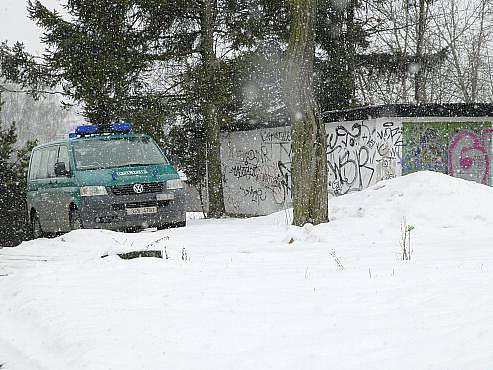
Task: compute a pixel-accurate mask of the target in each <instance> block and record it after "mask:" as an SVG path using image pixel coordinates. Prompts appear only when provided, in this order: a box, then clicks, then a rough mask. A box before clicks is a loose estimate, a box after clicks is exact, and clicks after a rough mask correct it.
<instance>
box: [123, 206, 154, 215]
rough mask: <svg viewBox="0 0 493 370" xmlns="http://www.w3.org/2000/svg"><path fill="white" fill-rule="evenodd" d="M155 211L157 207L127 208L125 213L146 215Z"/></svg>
mask: <svg viewBox="0 0 493 370" xmlns="http://www.w3.org/2000/svg"><path fill="white" fill-rule="evenodd" d="M152 213H157V207H141V208H127V215H147V214H152Z"/></svg>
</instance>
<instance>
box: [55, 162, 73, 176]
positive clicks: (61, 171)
mask: <svg viewBox="0 0 493 370" xmlns="http://www.w3.org/2000/svg"><path fill="white" fill-rule="evenodd" d="M69 175H70V172H69V171H67V168H66V167H65V163H64V162H57V163H55V176H57V177H58V176H69Z"/></svg>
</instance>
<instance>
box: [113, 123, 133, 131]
mask: <svg viewBox="0 0 493 370" xmlns="http://www.w3.org/2000/svg"><path fill="white" fill-rule="evenodd" d="M131 130H132V124H131V123H129V122H121V123H112V124H111V132H130V131H131Z"/></svg>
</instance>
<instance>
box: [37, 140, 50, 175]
mask: <svg viewBox="0 0 493 370" xmlns="http://www.w3.org/2000/svg"><path fill="white" fill-rule="evenodd" d="M40 152H41V161H40V163H39V168H38V172H37V173H36V179H38V180H39V179H46V178H47V177H48V148H43V149H41V150H40Z"/></svg>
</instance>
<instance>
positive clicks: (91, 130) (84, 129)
mask: <svg viewBox="0 0 493 370" xmlns="http://www.w3.org/2000/svg"><path fill="white" fill-rule="evenodd" d="M97 132H98V126H96V125H85V126H78V127H77V128H76V129H75V134H76V135H90V134H95V133H97Z"/></svg>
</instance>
